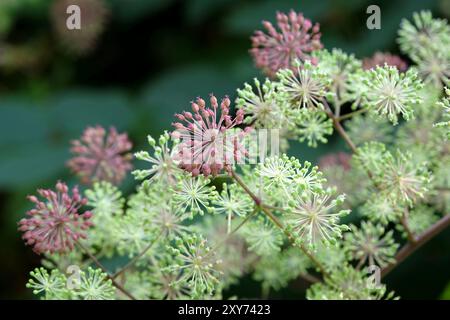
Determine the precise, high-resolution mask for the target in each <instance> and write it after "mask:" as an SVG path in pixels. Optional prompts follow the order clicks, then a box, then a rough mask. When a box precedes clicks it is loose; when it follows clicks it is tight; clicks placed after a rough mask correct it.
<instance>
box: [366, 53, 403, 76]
mask: <svg viewBox="0 0 450 320" xmlns="http://www.w3.org/2000/svg"><path fill="white" fill-rule="evenodd" d="M385 64H387V65H388V66H393V67H396V68H397V69H398V71H400V72H404V71H406V70H407V69H408V64H407V63H406V62H405V61H404V60H403V59H402V58H400V57H399V56H397V55H395V54H390V53H388V52H376V53H375V54H374V55H373V56H372V57H370V58H365V59H364V60H363V68H364V69H365V70H369V69H373V68H375V67H376V66H380V67H383V66H384V65H385Z"/></svg>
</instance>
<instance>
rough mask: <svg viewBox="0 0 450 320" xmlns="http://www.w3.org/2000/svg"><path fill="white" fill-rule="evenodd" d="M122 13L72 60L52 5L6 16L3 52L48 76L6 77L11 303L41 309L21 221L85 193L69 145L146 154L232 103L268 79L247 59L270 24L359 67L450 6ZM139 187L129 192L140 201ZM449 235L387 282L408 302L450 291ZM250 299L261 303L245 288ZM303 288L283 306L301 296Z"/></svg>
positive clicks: (5, 198)
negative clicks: (126, 147)
mask: <svg viewBox="0 0 450 320" xmlns="http://www.w3.org/2000/svg"><path fill="white" fill-rule="evenodd" d="M104 1H105V2H107V3H108V5H109V7H110V10H111V14H110V16H109V20H108V23H107V25H106V26H105V32H104V33H103V34H102V36H101V37H100V38H99V40H98V41H97V43H96V46H95V49H94V50H93V52H92V53H91V54H89V55H87V56H85V57H75V56H74V55H72V54H69V53H68V52H67V51H66V50H65V49H64V48H63V47H62V46H61V45H60V44H59V42H58V41H57V40H56V38H55V36H54V34H53V32H52V26H51V22H50V19H49V5H50V4H51V2H52V1H50V0H49V1H42V0H18V1H17V2H18V3H20V4H21V5H18V6H17V8H16V9H15V10H12V11H10V12H5V11H4V10H3V11H2V9H1V8H0V22H1V23H0V32H1V33H0V49H1V47H2V44H1V43H9V44H13V45H19V46H26V48H28V53H27V54H28V55H30V56H32V57H35V58H36V57H41V56H42V58H37V67H34V68H32V69H31V68H28V67H21V68H20V67H19V68H8V66H1V67H0V212H1V214H0V298H8V299H13V298H30V297H31V295H30V292H29V291H28V290H26V289H25V282H26V280H27V276H28V272H29V271H30V270H31V269H32V268H34V267H35V266H37V265H39V257H38V256H36V255H35V254H34V253H32V251H31V249H30V248H28V247H25V246H24V244H23V242H22V241H21V239H20V234H19V233H18V232H17V231H16V228H17V226H16V223H17V221H18V220H19V219H20V218H21V217H23V216H24V213H25V211H26V210H27V209H29V203H28V202H27V201H26V200H25V196H26V195H27V194H30V193H34V192H35V189H36V188H37V187H52V186H53V185H54V183H55V181H56V180H57V179H63V180H65V181H68V182H69V183H71V184H74V183H76V180H74V178H73V177H71V176H70V175H69V173H68V170H67V169H66V168H65V165H64V164H65V161H66V160H67V159H68V158H69V152H68V148H69V141H70V140H71V139H74V138H76V137H78V136H79V135H80V134H81V132H82V130H83V129H84V128H85V127H86V126H87V125H95V124H101V125H114V126H116V127H117V128H118V129H119V130H121V131H124V130H125V131H127V132H129V133H130V136H131V138H132V140H133V142H134V144H135V150H139V149H140V148H144V147H145V141H146V135H147V134H152V135H158V134H159V133H161V132H162V131H163V130H165V129H168V130H170V123H171V121H172V115H173V114H174V113H175V112H178V111H180V110H183V109H187V108H188V107H189V102H190V101H191V100H192V99H193V98H195V97H197V96H199V95H201V96H207V95H208V94H209V93H211V92H213V93H215V94H216V95H218V96H222V95H224V94H229V95H230V96H231V97H233V98H234V96H235V89H236V88H237V87H240V86H241V85H242V83H243V82H245V81H250V80H251V79H252V78H253V77H255V76H258V77H260V78H261V77H262V75H261V74H260V73H259V72H258V71H257V70H256V69H255V68H254V67H253V63H252V60H251V58H250V56H249V55H248V49H249V47H250V40H249V37H250V35H251V34H252V32H253V31H254V30H255V29H260V28H261V24H260V23H261V20H263V19H265V20H271V21H273V20H274V16H275V12H276V10H280V11H287V10H289V9H291V8H293V9H295V10H298V11H302V12H304V14H305V16H307V17H309V18H311V19H312V20H313V22H320V24H321V31H322V41H323V43H324V45H325V47H326V48H333V47H338V48H342V49H343V50H345V51H347V52H353V53H355V54H356V56H357V57H358V58H363V57H365V56H370V55H372V54H373V53H374V52H375V51H376V50H381V51H391V52H397V46H396V44H395V38H396V31H397V29H398V26H399V23H400V20H401V19H402V18H404V17H407V18H410V17H411V14H412V12H414V11H417V10H420V9H430V10H432V11H433V13H434V14H435V15H436V16H440V17H445V16H446V15H447V17H448V16H449V15H450V1H448V0H442V1H425V0H403V1H401V0H400V1H364V0H333V1H332V0H302V1H293V0H281V1H250V0H248V1H238V0H215V1H213V0H190V1H170V0H104ZM370 4H378V5H379V6H380V7H381V23H382V29H381V30H374V31H371V30H368V29H367V28H366V19H367V16H368V15H367V14H366V13H365V11H366V8H367V6H368V5H370ZM341 148H343V144H342V143H341V142H340V141H339V140H338V139H332V140H331V142H330V144H328V145H326V146H321V147H320V148H318V149H310V148H307V147H306V146H305V145H299V144H295V143H294V144H293V147H292V148H291V151H290V152H291V154H293V155H296V156H298V157H299V158H300V159H301V160H312V161H317V157H318V156H320V155H321V154H324V153H328V152H332V151H335V150H337V149H341ZM133 185H134V182H133V181H132V179H131V178H129V179H128V180H127V181H126V182H125V183H124V186H123V187H124V189H125V190H128V191H130V190H132V188H133ZM449 243H450V233H449V232H448V231H447V232H446V233H445V234H443V235H441V236H440V237H438V238H437V239H435V240H433V241H432V242H430V243H429V244H428V245H427V246H425V247H424V248H423V249H422V250H421V251H420V252H419V253H418V254H415V255H414V256H413V257H411V258H409V259H408V260H407V261H406V262H405V263H404V264H402V266H401V267H399V268H398V269H396V270H395V271H394V272H393V273H392V274H391V275H389V276H388V277H387V283H388V285H389V288H391V289H395V290H396V292H397V293H398V294H399V295H400V296H402V297H403V298H429V299H436V298H439V297H441V295H442V292H443V291H444V287H445V286H446V283H447V282H448V281H449V280H450V252H449V250H448V249H449ZM234 289H235V290H236V292H238V293H239V295H240V296H245V297H255V296H258V295H259V292H260V291H259V288H258V285H257V284H255V283H254V282H252V281H251V280H250V279H245V280H244V281H243V285H241V286H240V287H237V288H234ZM303 290H304V284H303V283H301V282H299V283H293V284H292V285H291V286H290V287H289V288H288V289H287V290H284V291H283V292H279V293H273V295H272V296H273V297H283V298H299V297H302V292H303Z"/></svg>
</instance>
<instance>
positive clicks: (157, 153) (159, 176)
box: [132, 131, 181, 184]
mask: <svg viewBox="0 0 450 320" xmlns="http://www.w3.org/2000/svg"><path fill="white" fill-rule="evenodd" d="M147 138H148V144H149V145H150V147H151V148H152V149H153V155H150V154H149V153H148V152H147V151H139V152H136V153H135V155H134V156H135V157H136V158H137V159H139V160H143V161H146V162H148V163H150V165H151V168H150V169H144V170H134V171H133V172H132V173H133V175H134V176H135V178H136V179H138V180H143V179H146V178H147V177H149V180H148V181H150V182H152V181H154V180H158V181H162V182H166V183H169V184H174V183H175V182H176V178H177V176H178V175H179V174H180V172H181V170H180V169H179V168H178V166H177V163H176V162H175V161H174V154H175V152H176V151H177V150H176V146H177V143H178V141H177V140H176V139H173V138H172V137H171V136H170V135H169V133H168V132H167V131H165V132H164V134H162V135H161V136H160V137H159V139H158V143H156V141H155V139H153V138H152V137H151V136H148V137H147Z"/></svg>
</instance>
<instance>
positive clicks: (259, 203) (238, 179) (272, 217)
mask: <svg viewBox="0 0 450 320" xmlns="http://www.w3.org/2000/svg"><path fill="white" fill-rule="evenodd" d="M231 176H232V177H233V179H234V180H236V182H237V183H238V184H239V185H240V186H241V187H242V189H244V190H245V192H246V193H248V195H249V196H250V197H251V198H252V199H253V201H254V202H255V204H256V205H257V206H258V207H259V208H260V209H261V211H262V212H264V213H265V214H266V216H267V217H268V218H269V219H270V220H272V222H273V223H274V224H275V225H277V226H278V228H280V229H281V230H282V231H283V232H284V234H285V235H286V236H287V237H288V239H289V241H291V242H293V241H294V236H293V235H292V234H291V233H290V232H289V231H288V230H286V228H285V227H284V226H283V224H282V223H281V221H280V220H279V219H278V218H277V217H276V216H275V215H273V213H272V212H271V211H270V209H268V207H266V206H265V205H264V204H262V201H261V199H260V198H259V197H257V196H256V195H255V194H254V193H253V192H252V191H251V190H250V189H249V188H248V187H247V185H246V184H245V182H244V181H242V179H241V177H239V175H237V174H236V172H234V170H231ZM293 244H294V245H295V243H294V242H293ZM299 248H300V249H301V250H302V251H303V253H304V254H305V255H306V256H307V257H308V258H309V259H310V260H311V261H312V262H313V263H314V264H315V265H316V266H317V268H318V269H319V270H320V272H322V274H323V275H324V276H328V275H329V274H328V272H327V271H326V270H325V268H324V267H323V266H322V264H321V263H320V261H318V260H317V259H316V257H315V256H314V255H313V254H312V253H310V252H309V250H307V248H306V247H305V246H304V245H303V244H301V245H299Z"/></svg>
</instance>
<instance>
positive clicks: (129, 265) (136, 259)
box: [111, 230, 163, 279]
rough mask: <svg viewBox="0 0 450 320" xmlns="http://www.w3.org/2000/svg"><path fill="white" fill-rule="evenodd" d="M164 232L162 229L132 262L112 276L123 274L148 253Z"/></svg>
mask: <svg viewBox="0 0 450 320" xmlns="http://www.w3.org/2000/svg"><path fill="white" fill-rule="evenodd" d="M162 234H163V230H161V231H160V232H159V233H158V235H157V236H156V238H155V239H154V240H153V241H151V242H150V243H149V244H148V245H147V247H145V248H144V250H142V252H141V253H139V254H138V255H137V256H135V257H134V258H133V259H132V260H131V261H130V262H128V263H127V264H126V265H125V266H124V267H123V268H122V269H120V270H119V271H117V272H116V273H114V274H113V275H112V276H111V277H112V278H113V279H115V278H117V277H118V276H119V275H120V274H122V273H123V272H125V271H126V270H127V269H128V268H130V267H132V266H133V265H134V264H135V263H136V262H137V261H138V260H139V259H140V258H141V257H142V256H143V255H144V254H146V253H147V251H148V250H150V249H151V248H152V247H153V245H154V244H155V243H156V242H158V240H159V239H160V238H161V236H162Z"/></svg>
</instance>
